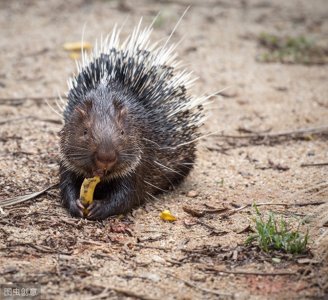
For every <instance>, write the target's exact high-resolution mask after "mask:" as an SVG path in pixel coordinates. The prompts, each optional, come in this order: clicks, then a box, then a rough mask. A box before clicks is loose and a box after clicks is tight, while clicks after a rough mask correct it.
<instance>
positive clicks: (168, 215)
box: [159, 210, 177, 222]
mask: <svg viewBox="0 0 328 300" xmlns="http://www.w3.org/2000/svg"><path fill="white" fill-rule="evenodd" d="M159 216H160V218H161V219H162V220H164V221H169V222H174V221H176V220H177V218H176V217H175V216H173V215H172V214H171V212H170V211H169V210H163V211H162V212H161V213H160V215H159Z"/></svg>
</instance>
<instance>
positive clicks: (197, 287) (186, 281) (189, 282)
mask: <svg viewBox="0 0 328 300" xmlns="http://www.w3.org/2000/svg"><path fill="white" fill-rule="evenodd" d="M163 274H166V275H168V276H171V277H173V278H175V279H177V280H180V281H182V282H183V283H184V284H185V285H187V286H189V287H192V288H194V289H196V290H200V291H202V292H205V293H209V294H214V295H217V296H230V297H231V296H232V294H227V293H222V292H220V291H217V290H211V289H207V288H203V287H200V286H198V285H196V284H195V283H193V282H192V281H189V280H185V279H181V278H179V277H177V276H175V275H173V274H170V273H163Z"/></svg>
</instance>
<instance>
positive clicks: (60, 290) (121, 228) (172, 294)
mask: <svg viewBox="0 0 328 300" xmlns="http://www.w3.org/2000/svg"><path fill="white" fill-rule="evenodd" d="M188 4H190V3H189V2H188V1H185V2H184V1H181V2H178V1H146V0H145V1H134V2H132V1H131V2H125V3H122V2H117V1H87V0H84V1H62V0H60V1H59V0H56V1H55V0H53V1H52V0H51V1H1V2H0V33H1V39H0V65H1V69H0V97H1V100H0V101H1V102H0V145H1V148H0V205H1V199H2V200H3V199H7V198H9V197H12V196H17V195H25V194H28V193H31V192H35V191H38V190H41V189H42V188H43V187H46V186H49V185H52V184H55V183H57V182H58V153H59V148H58V132H59V130H60V129H61V123H60V117H59V116H57V115H56V114H55V113H54V112H53V111H52V110H51V109H50V108H49V106H48V105H47V103H46V101H45V98H47V97H53V96H57V92H58V93H59V94H64V93H65V92H66V89H67V88H66V80H67V78H68V77H69V76H70V75H71V74H72V72H74V71H75V63H74V61H73V60H72V59H71V58H69V56H68V54H67V53H66V52H65V51H64V50H63V48H62V44H63V43H65V42H72V41H79V40H80V38H81V32H82V28H83V25H84V24H86V30H85V39H86V40H88V41H90V42H94V40H95V39H96V38H98V37H99V36H100V34H101V33H103V34H106V33H108V32H110V31H111V29H112V28H113V25H114V24H115V23H118V24H122V23H124V22H125V26H124V29H123V34H124V35H125V34H127V33H128V32H129V31H130V30H131V28H133V26H134V25H135V24H136V23H137V22H138V20H139V19H140V17H141V16H144V23H145V24H149V23H150V22H151V21H152V19H153V18H154V16H155V15H156V14H157V13H158V12H159V11H161V12H162V13H161V16H160V19H159V21H158V22H156V24H155V25H156V26H155V29H154V34H153V40H158V39H161V38H165V37H167V36H168V35H169V33H170V32H171V30H172V29H173V27H174V25H175V24H176V22H177V20H178V19H179V17H180V16H181V15H182V13H183V11H184V10H185V8H186V6H187V5H188ZM191 4H192V7H191V8H190V10H189V11H188V13H187V14H186V16H185V17H184V19H183V21H182V23H181V25H180V26H179V28H178V29H177V31H176V33H175V34H174V36H173V38H172V39H173V41H175V42H177V41H179V40H180V39H181V38H183V40H182V42H181V43H180V45H179V47H178V52H179V55H180V57H181V58H183V61H184V63H185V65H186V67H187V68H188V69H190V70H193V71H194V73H195V75H196V76H198V77H199V80H198V81H197V83H196V84H195V87H194V88H193V91H192V92H193V93H195V94H207V95H209V94H211V93H213V92H216V91H218V90H221V89H222V88H225V87H230V88H229V89H227V90H225V91H224V93H223V94H222V95H221V96H218V97H215V98H213V101H212V104H211V106H210V107H208V113H209V118H208V121H207V123H206V125H205V127H204V133H208V132H217V133H222V132H223V133H225V134H227V135H244V134H245V133H244V132H242V130H243V129H244V131H245V129H247V130H249V131H251V132H253V133H254V132H255V133H259V132H264V131H269V132H270V133H276V132H284V131H294V130H298V129H302V128H316V127H320V126H323V125H327V119H328V118H327V117H328V85H327V74H328V73H327V72H328V67H327V65H313V66H305V65H285V64H280V63H272V64H264V63H258V62H257V61H256V57H257V55H258V53H259V46H258V43H257V41H256V37H257V36H258V35H259V34H260V33H261V32H269V33H278V34H286V35H297V34H304V35H309V36H311V37H313V38H316V39H319V40H322V39H324V38H327V36H328V21H327V20H328V5H327V3H326V1H325V0H322V1H319V0H317V1H306V0H304V1H297V0H293V1H274V2H272V1H264V0H252V1H243V0H241V1H228V0H220V1H193V2H192V3H191ZM30 97H40V99H31V98H30ZM5 98H9V99H7V100H6V99H5ZM49 102H50V103H51V104H52V105H55V104H54V102H53V101H52V100H49ZM327 161H328V151H327V135H321V136H318V135H308V136H306V137H304V136H303V137H302V138H297V137H296V138H293V136H290V135H289V136H287V138H285V139H273V140H271V139H268V140H265V141H264V140H263V139H262V140H261V139H260V140H257V141H253V140H250V139H245V138H244V139H239V138H227V137H222V136H219V135H218V134H216V135H212V136H209V137H207V138H204V139H203V140H202V141H201V142H200V145H199V151H198V160H197V165H196V167H195V169H194V171H193V172H192V174H191V175H190V176H189V177H188V178H187V180H186V181H185V182H184V183H183V184H182V185H181V186H180V187H179V188H177V189H176V191H174V192H172V193H170V194H167V195H162V196H160V197H159V200H158V201H156V202H153V203H148V204H146V205H145V206H144V207H141V208H139V209H136V210H135V211H133V212H132V213H131V214H128V215H127V216H125V217H122V218H113V219H111V220H106V221H104V222H91V221H86V220H76V219H73V218H71V217H70V216H69V215H68V214H67V212H66V211H65V210H64V209H63V208H62V207H61V205H60V201H59V196H58V190H57V189H52V190H50V191H48V192H47V193H45V194H43V195H42V196H40V197H38V198H37V199H35V200H31V201H28V202H24V203H22V204H19V205H16V206H13V207H8V208H3V211H1V215H0V224H1V227H0V236H1V240H0V253H1V255H0V275H1V276H0V284H4V283H14V284H17V283H19V282H25V283H27V284H30V285H31V286H34V285H40V286H41V288H42V297H41V298H42V299H64V298H65V299H101V298H103V299H106V298H113V299H122V298H125V297H132V298H141V299H164V298H165V299H216V298H220V297H221V298H223V299H230V298H235V299H300V298H302V299H304V298H315V297H318V298H323V297H324V295H327V294H328V285H327V276H326V275H327V269H328V268H327V264H326V263H327V262H325V261H324V260H322V258H323V257H324V252H325V251H326V250H327V248H324V247H327V244H328V243H326V244H325V243H324V236H325V235H326V236H327V227H324V226H323V225H324V224H323V222H321V221H320V220H321V219H320V218H321V217H322V216H323V215H324V209H326V212H327V206H326V208H325V206H322V207H321V206H320V207H318V205H306V206H262V207H261V210H262V211H263V212H269V211H275V212H277V213H279V214H283V215H284V217H285V218H286V219H287V220H288V222H290V223H291V224H292V225H293V226H297V224H298V223H299V222H300V220H303V221H304V220H305V221H306V222H303V225H301V227H300V228H301V230H302V231H303V232H305V231H306V230H307V229H309V230H310V243H309V248H310V250H309V254H307V255H305V257H297V258H293V257H290V256H287V255H281V257H280V262H274V261H272V257H270V256H269V255H266V254H264V253H261V252H260V251H258V250H257V249H256V248H255V247H248V248H247V247H245V246H244V241H245V239H246V237H247V235H248V234H249V232H248V231H247V228H248V225H253V223H252V216H253V210H252V209H251V208H249V207H248V208H246V209H243V210H240V211H238V212H236V213H234V214H231V215H229V214H227V213H226V212H227V211H226V212H224V213H222V212H221V213H214V214H209V213H206V214H205V215H204V216H202V217H198V218H197V217H193V216H191V215H190V214H188V213H186V212H185V211H184V209H183V208H184V207H187V208H192V209H201V210H202V209H208V207H214V208H223V207H226V208H228V209H229V210H231V209H234V208H236V207H240V206H242V205H245V204H251V203H253V202H257V203H259V202H270V203H284V204H295V203H304V202H306V203H308V202H320V201H325V200H327V196H328V189H327V166H321V167H301V164H302V163H318V162H327ZM191 191H194V192H191ZM192 194H194V195H192ZM191 196H193V197H191ZM164 209H170V210H171V211H172V212H173V213H174V214H175V215H176V216H177V218H178V221H177V222H175V223H165V222H163V221H162V220H161V219H160V218H159V212H160V211H162V210H164ZM277 255H278V254H277ZM278 258H279V256H278ZM302 259H303V260H302ZM240 271H246V272H253V273H255V274H241V273H240ZM234 272H235V274H233V273H234ZM256 272H257V273H258V272H260V273H273V274H271V275H268V274H267V275H266V276H265V275H263V274H262V275H261V274H256ZM277 272H278V273H279V272H280V273H281V272H290V273H291V274H290V275H286V274H284V275H274V274H275V273H277Z"/></svg>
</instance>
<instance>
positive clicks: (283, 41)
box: [258, 33, 328, 64]
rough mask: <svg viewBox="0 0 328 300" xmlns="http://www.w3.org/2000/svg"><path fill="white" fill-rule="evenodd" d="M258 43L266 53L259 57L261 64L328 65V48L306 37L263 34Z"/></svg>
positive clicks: (263, 52)
mask: <svg viewBox="0 0 328 300" xmlns="http://www.w3.org/2000/svg"><path fill="white" fill-rule="evenodd" d="M258 42H259V44H260V46H261V47H262V48H265V51H262V53H261V54H260V55H259V56H258V60H259V61H261V62H281V63H291V64H326V63H328V47H323V46H319V45H317V43H316V42H315V41H314V40H313V39H310V38H308V37H305V36H295V37H291V36H284V37H280V36H277V35H273V34H268V33H261V34H260V35H259V37H258Z"/></svg>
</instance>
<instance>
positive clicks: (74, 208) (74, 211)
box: [68, 199, 84, 218]
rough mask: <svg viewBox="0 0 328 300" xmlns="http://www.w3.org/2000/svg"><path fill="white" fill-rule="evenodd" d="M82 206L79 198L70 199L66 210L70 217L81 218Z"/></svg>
mask: <svg viewBox="0 0 328 300" xmlns="http://www.w3.org/2000/svg"><path fill="white" fill-rule="evenodd" d="M83 210H84V206H83V204H82V203H81V201H80V199H77V200H76V201H71V202H70V204H69V207H68V211H69V213H70V214H71V216H72V217H76V218H82V217H83Z"/></svg>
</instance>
